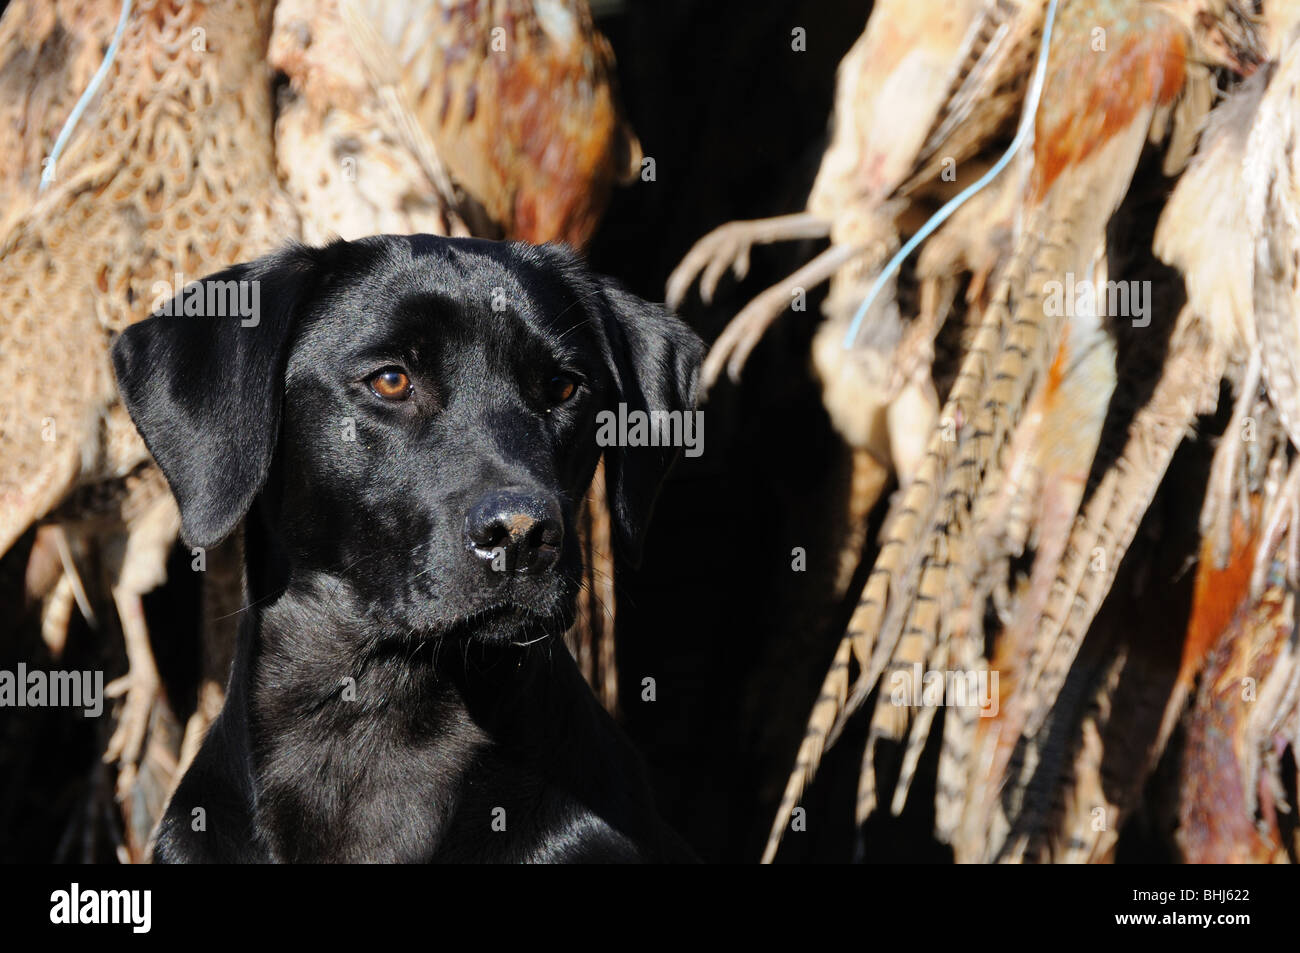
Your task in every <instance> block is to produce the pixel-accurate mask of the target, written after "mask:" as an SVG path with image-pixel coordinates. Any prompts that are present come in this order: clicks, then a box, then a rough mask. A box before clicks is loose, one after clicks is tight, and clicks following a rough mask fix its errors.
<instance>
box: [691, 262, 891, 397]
mask: <svg viewBox="0 0 1300 953" xmlns="http://www.w3.org/2000/svg"><path fill="white" fill-rule="evenodd" d="M864 251H866V248H865V247H863V246H860V245H832V246H831V247H830V248H828V249H826V250H825V251H824V252H822V253H821V254H820V255H818V256H817V257H816V258H814V259H813V260H812V261H810V262H808V263H807V264H806V265H804V266H803V267H802V268H800V269H799V270H797V271H796V272H795V273H794V274H792V275H790V276H789V277H788V278H786V279H785V280H784V281H781V282H779V283H777V284H775V285H773V286H772V287H770V288H768V289H767V290H766V291H764V292H763V293H762V294H760V295H759V296H758V297H757V298H755V299H754V300H753V301H751V302H750V303H749V304H747V305H745V307H744V308H742V309H741V311H740V313H739V314H737V315H736V316H735V317H734V318H732V319H731V322H730V323H729V324H728V325H727V326H726V327H725V328H724V329H723V331H722V334H720V335H719V336H718V339H717V340H716V341H715V342H714V343H713V347H712V348H710V349H709V355H708V357H706V358H705V359H704V367H703V370H702V371H701V373H700V382H701V386H702V387H703V389H704V390H705V392H707V391H708V390H709V389H710V388H711V387H712V386H713V384H714V383H715V382H716V381H717V379H718V377H719V375H720V374H721V373H722V369H723V367H724V366H725V367H726V369H727V376H728V377H730V378H731V379H732V380H733V381H736V380H739V379H740V372H741V370H742V369H743V368H744V366H745V361H746V360H748V359H749V354H750V352H751V351H752V350H754V347H755V346H756V345H757V344H758V342H759V340H760V339H761V338H762V336H763V333H764V332H765V331H766V330H767V329H768V327H769V326H770V325H771V324H772V322H773V321H775V320H776V319H777V318H778V317H779V316H780V315H781V314H782V312H784V311H785V309H786V308H788V307H789V306H790V296H791V294H792V293H793V292H794V291H796V290H797V289H804V290H806V289H808V288H811V287H815V286H817V285H819V284H821V283H822V282H823V281H826V280H827V279H828V278H830V277H831V275H833V274H835V272H836V271H838V270H839V269H840V267H841V266H842V265H844V264H846V263H847V262H849V261H851V260H852V259H854V258H856V257H857V256H858V255H861V254H862V253H863V252H864Z"/></svg>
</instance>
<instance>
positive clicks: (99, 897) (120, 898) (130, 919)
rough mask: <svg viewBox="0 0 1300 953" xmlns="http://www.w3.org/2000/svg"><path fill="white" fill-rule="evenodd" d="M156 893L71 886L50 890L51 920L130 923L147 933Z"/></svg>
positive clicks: (52, 921)
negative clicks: (65, 888) (84, 888)
mask: <svg viewBox="0 0 1300 953" xmlns="http://www.w3.org/2000/svg"><path fill="white" fill-rule="evenodd" d="M152 908H153V893H152V892H151V891H148V890H82V889H81V885H80V884H76V883H74V884H73V885H72V887H71V888H70V889H68V890H56V891H54V893H52V894H50V922H51V923H57V924H69V925H71V924H78V923H92V924H111V923H126V924H130V926H131V932H132V933H148V932H149V928H150V926H152V923H153V911H152Z"/></svg>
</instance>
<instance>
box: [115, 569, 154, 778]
mask: <svg viewBox="0 0 1300 953" xmlns="http://www.w3.org/2000/svg"><path fill="white" fill-rule="evenodd" d="M113 602H114V603H115V604H116V605H117V614H118V618H119V619H121V621H122V640H123V641H124V642H125V643H126V658H127V664H128V665H129V666H130V667H129V669H128V671H127V673H126V674H125V675H123V676H122V677H121V678H116V679H114V680H113V681H112V682H110V683H109V684H108V686H107V687H106V688H105V694H107V695H108V697H109V698H118V697H121V696H125V700H124V702H123V705H122V713H121V714H120V715H119V716H118V719H117V728H116V730H114V732H113V736H112V738H110V739H109V742H108V748H107V749H106V750H105V751H104V761H105V762H110V763H111V762H113V761H116V762H118V764H119V766H120V768H119V772H118V778H117V790H118V795H119V797H121V796H123V795H124V793H125V792H127V791H129V790H130V788H131V785H132V783H133V782H134V781H135V774H136V765H137V764H139V761H140V754H141V752H142V751H143V750H144V738H145V733H146V732H147V731H148V729H149V716H150V715H151V714H152V713H153V706H154V701H155V700H156V699H157V697H158V688H159V679H158V668H157V666H156V665H155V664H154V659H153V649H152V648H150V646H149V630H148V628H147V627H146V626H145V621H144V604H143V602H142V601H141V599H140V594H139V593H138V592H132V591H130V590H128V589H127V588H125V587H123V586H114V587H113Z"/></svg>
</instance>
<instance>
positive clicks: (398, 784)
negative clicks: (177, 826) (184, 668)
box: [227, 546, 640, 860]
mask: <svg viewBox="0 0 1300 953" xmlns="http://www.w3.org/2000/svg"><path fill="white" fill-rule="evenodd" d="M260 551H261V552H263V553H265V552H267V550H260ZM248 552H249V583H250V584H249V592H248V595H249V597H250V598H249V601H250V606H249V609H248V611H247V613H246V614H245V618H244V620H243V624H242V626H241V633H240V643H239V648H238V652H237V657H236V661H235V665H236V675H235V677H233V678H232V681H231V686H232V692H231V695H230V698H229V699H228V700H227V716H228V717H229V718H230V720H231V724H230V726H229V727H230V728H231V729H232V730H236V731H239V732H241V733H243V734H244V736H245V737H246V738H247V739H248V742H249V743H248V744H247V746H246V747H245V749H244V750H247V751H250V752H254V753H255V754H253V755H252V756H251V759H252V760H251V763H249V764H248V765H247V771H248V774H247V782H246V783H247V785H248V795H249V801H250V803H251V804H252V805H253V806H254V816H255V824H256V827H257V829H258V831H259V837H260V838H261V840H262V841H263V842H264V843H265V844H266V846H267V848H268V849H269V850H270V852H271V854H272V856H275V857H279V858H282V859H299V860H311V859H318V858H320V857H326V856H331V857H337V856H338V852H339V851H340V850H341V849H346V850H347V851H355V852H356V856H357V857H370V858H373V857H376V856H382V857H388V858H389V859H420V858H424V857H427V856H428V855H429V853H430V852H431V851H437V850H439V849H445V848H444V847H441V846H440V845H444V844H445V842H446V838H447V837H448V836H451V835H449V834H448V831H450V830H452V829H454V828H457V827H458V826H459V825H460V824H463V821H458V820H457V818H458V817H459V818H464V817H465V816H466V814H467V813H470V814H472V815H473V816H475V817H477V813H475V812H476V810H478V809H476V808H474V807H472V806H469V805H467V804H466V803H465V795H464V792H465V791H479V790H482V791H483V792H484V796H488V795H487V792H488V791H489V790H492V787H493V785H492V781H491V779H492V778H493V777H494V776H498V775H499V774H500V769H501V766H502V765H508V766H509V768H510V771H509V773H510V774H511V775H512V776H516V777H517V776H518V771H521V770H522V771H524V772H525V773H526V774H527V775H528V776H530V777H532V778H534V781H533V782H531V783H532V787H531V788H530V787H529V786H528V785H525V786H524V787H523V788H522V789H521V790H520V791H519V792H518V796H520V797H523V796H525V795H527V796H530V797H533V796H536V795H535V793H534V794H532V795H528V794H527V792H528V791H529V790H532V791H534V792H535V791H537V790H540V789H541V788H542V787H545V786H547V785H558V786H559V787H561V788H563V789H565V790H568V791H571V792H573V793H574V794H575V795H576V796H577V797H578V798H579V799H580V800H583V801H594V800H595V799H598V798H600V797H605V796H607V795H605V794H603V793H601V792H592V791H590V790H589V788H590V786H591V784H592V783H593V782H592V780H591V777H592V776H593V775H594V774H596V773H598V772H596V770H595V769H596V764H595V763H593V760H592V759H593V757H595V758H596V759H597V760H600V759H602V758H610V759H612V762H613V763H611V764H610V765H609V767H614V766H615V765H617V771H618V772H620V773H622V774H623V776H628V777H630V776H633V774H639V773H640V766H639V763H638V762H637V761H636V760H635V758H634V757H633V756H631V754H630V751H629V750H626V749H625V748H624V746H623V745H622V744H621V743H615V742H614V741H612V736H613V733H614V731H615V730H614V727H613V723H612V722H611V721H610V720H609V719H608V717H607V716H605V715H604V713H603V711H601V710H600V709H599V705H598V703H597V702H596V701H595V698H594V696H592V695H591V692H590V691H589V690H588V689H587V688H586V686H585V684H584V683H583V680H582V676H581V675H580V673H579V672H578V670H577V666H576V664H575V663H574V662H573V659H572V657H571V656H570V655H569V652H568V649H567V648H566V647H565V646H564V645H563V644H562V642H560V641H559V636H556V637H554V638H552V639H547V640H545V641H543V642H539V643H534V644H531V645H516V644H511V643H505V644H490V645H489V644H485V643H484V642H483V641H481V640H476V639H474V638H473V637H472V636H466V635H464V634H458V635H455V636H451V635H443V636H438V635H434V634H429V635H419V634H406V633H401V632H393V631H386V630H384V629H383V627H382V626H380V625H378V624H377V623H375V622H374V620H373V619H371V618H370V617H369V615H370V614H369V612H368V611H367V606H366V605H365V604H364V602H363V601H362V600H360V599H358V598H357V597H356V595H355V593H354V592H352V590H351V589H350V588H349V587H348V586H347V585H346V584H345V583H343V582H342V581H341V580H339V579H337V578H332V577H327V576H307V577H295V576H288V577H286V576H284V575H283V574H279V575H277V574H275V573H272V574H270V575H269V576H261V577H259V576H257V575H256V570H257V568H258V562H259V559H258V557H257V556H255V555H254V548H253V547H252V546H250V547H249V549H248ZM259 578H260V579H261V580H262V581H265V579H266V578H281V579H282V578H287V579H288V583H287V585H286V586H285V588H284V589H283V590H281V591H279V592H274V591H272V592H266V591H260V592H259V589H260V588H261V587H260V586H259V584H258V581H257V580H258V579H259ZM582 739H586V740H585V741H584V740H582ZM600 739H603V740H600ZM584 751H585V752H587V754H585V755H583V754H582V753H583V752H584ZM598 751H599V752H602V754H601V755H595V754H594V753H595V752H598ZM542 753H545V759H544V763H543V759H542V757H540V755H541V754H542ZM471 775H472V776H473V777H474V778H477V779H479V780H478V781H476V782H474V783H469V784H466V783H465V782H466V779H467V778H469V777H470V776H471ZM484 779H486V780H484ZM397 798H402V799H403V800H402V802H401V803H398V801H397V800H396V799H397ZM412 798H414V799H415V800H416V801H418V803H419V805H420V806H421V809H420V810H418V811H415V810H412V803H411V801H412ZM491 798H492V800H491V802H490V804H488V805H486V806H480V807H481V809H482V810H491V809H492V808H493V807H494V806H495V805H497V804H504V803H509V798H508V797H505V796H503V795H502V793H501V792H499V791H494V792H493V793H492V794H491ZM512 810H513V808H512ZM363 811H364V812H365V813H364V814H363V813H362V812H363ZM376 818H379V819H380V820H376ZM475 823H477V822H475ZM321 832H327V833H325V834H322V833H321ZM322 837H326V838H337V839H336V840H328V841H325V840H321V838H322ZM398 851H406V853H399V852H398Z"/></svg>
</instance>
